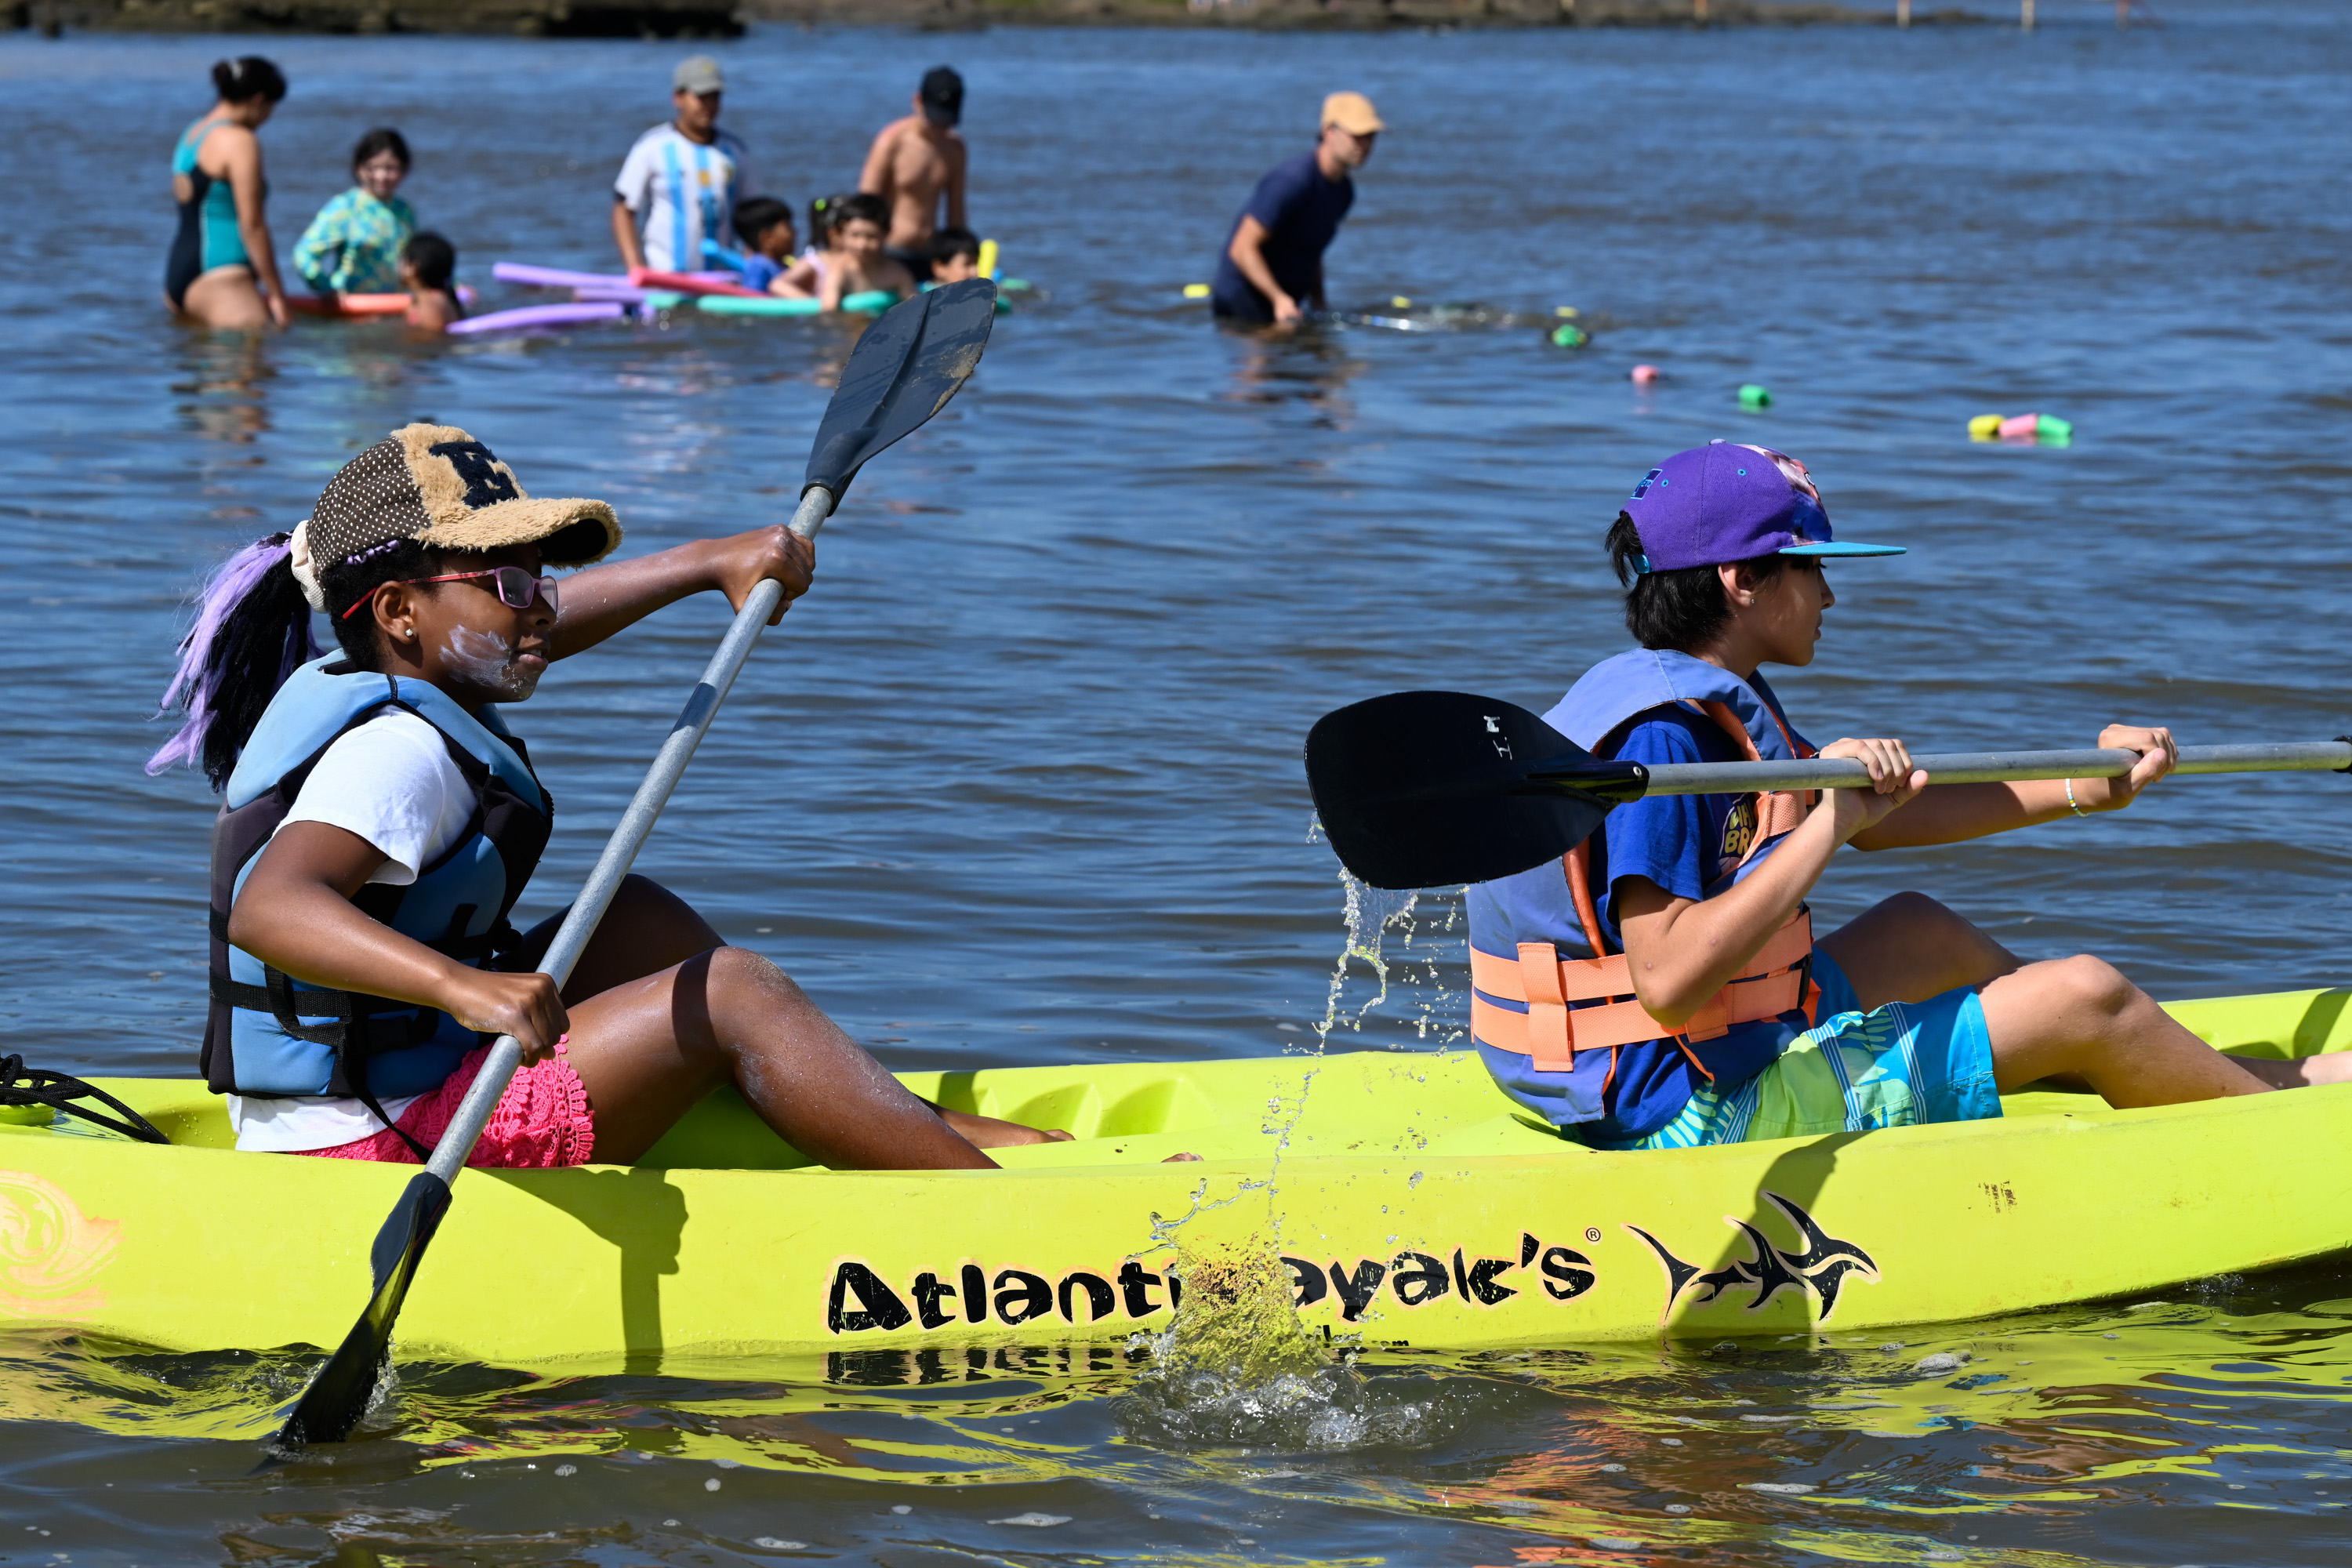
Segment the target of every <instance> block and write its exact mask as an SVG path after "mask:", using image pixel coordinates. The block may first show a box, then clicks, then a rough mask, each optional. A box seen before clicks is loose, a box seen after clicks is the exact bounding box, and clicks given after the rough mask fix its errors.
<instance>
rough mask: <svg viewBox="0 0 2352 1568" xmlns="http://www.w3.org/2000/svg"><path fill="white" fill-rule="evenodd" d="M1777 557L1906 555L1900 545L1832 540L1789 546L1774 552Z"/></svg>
mask: <svg viewBox="0 0 2352 1568" xmlns="http://www.w3.org/2000/svg"><path fill="white" fill-rule="evenodd" d="M1774 553H1775V554H1778V555H1903V554H1906V553H1908V552H1907V551H1906V548H1905V547H1904V546H1903V545H1900V544H1864V543H1863V542H1861V541H1859V540H1855V541H1853V542H1847V541H1845V540H1843V539H1840V540H1832V542H1829V543H1827V544H1791V545H1788V546H1786V547H1784V548H1783V549H1780V550H1778V551H1775V552H1774Z"/></svg>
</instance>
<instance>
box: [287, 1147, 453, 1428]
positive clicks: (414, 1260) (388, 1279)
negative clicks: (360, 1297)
mask: <svg viewBox="0 0 2352 1568" xmlns="http://www.w3.org/2000/svg"><path fill="white" fill-rule="evenodd" d="M448 1212H449V1184H448V1183H446V1182H445V1181H443V1180H442V1179H441V1178H440V1177H438V1176H436V1175H435V1174H434V1173H432V1172H430V1171H419V1172H418V1173H416V1174H415V1175H414V1176H412V1177H410V1178H409V1181H408V1186H407V1189H406V1190H405V1191H404V1192H403V1193H402V1194H400V1202H399V1203H397V1204H395V1205H393V1210H392V1214H391V1216H390V1217H389V1218H387V1219H386V1220H385V1221H384V1222H383V1229H382V1230H380V1231H378V1232H376V1236H375V1247H374V1248H373V1250H372V1251H371V1252H370V1254H369V1261H370V1263H371V1264H373V1268H374V1270H375V1295H374V1297H373V1299H372V1300H370V1301H369V1302H368V1305H367V1310H366V1311H364V1312H362V1313H361V1314H360V1321H358V1322H356V1323H353V1324H352V1331H351V1332H350V1333H348V1334H346V1335H344V1336H343V1342H342V1344H341V1346H340V1347H339V1348H338V1349H337V1350H336V1352H335V1353H334V1354H333V1355H332V1356H331V1357H330V1358H329V1359H328V1361H327V1364H326V1365H324V1366H322V1367H320V1369H319V1374H318V1375H317V1376H316V1377H314V1378H312V1379H311V1380H310V1387H308V1388H306V1389H304V1390H303V1391H302V1397H301V1398H300V1399H299V1400H298V1401H297V1402H296V1403H295V1405H294V1414H293V1415H289V1416H288V1417H287V1418H286V1425H285V1426H283V1427H281V1428H280V1429H279V1430H278V1436H276V1437H275V1438H274V1439H272V1441H271V1442H270V1445H269V1446H270V1447H271V1448H272V1449H273V1450H275V1451H277V1452H278V1453H280V1454H285V1453H290V1452H292V1451H294V1450H296V1449H299V1448H301V1447H304V1446H306V1445H308V1444H311V1443H340V1442H341V1441H342V1440H343V1439H344V1438H346V1437H348V1436H351V1435H352V1428H353V1427H355V1426H358V1425H359V1424H360V1417H361V1416H362V1415H366V1414H367V1407H368V1401H369V1400H371V1399H373V1398H374V1397H375V1381H376V1378H377V1376H378V1375H379V1374H380V1373H382V1372H383V1359H384V1357H385V1356H386V1355H387V1354H389V1353H390V1352H391V1350H392V1325H393V1321H394V1319H396V1318H398V1317H399V1316H400V1304H401V1303H402V1302H403V1301H404V1300H407V1299H408V1282H409V1281H410V1280H411V1279H415V1277H416V1266H417V1264H418V1263H419V1262H421V1261H422V1260H423V1259H424V1257H425V1247H426V1245H427V1244H429V1243H430V1242H431V1241H432V1239H433V1233H434V1231H435V1230H436V1229H437V1228H438V1227H439V1226H440V1224H441V1216H442V1215H445V1214H446V1213H448Z"/></svg>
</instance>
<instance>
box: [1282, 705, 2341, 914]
mask: <svg viewBox="0 0 2352 1568" xmlns="http://www.w3.org/2000/svg"><path fill="white" fill-rule="evenodd" d="M2138 761H2139V753H2138V752H2126V751H2122V750H2119V749H2117V748H2115V747H2107V748H2095V747H2086V748H2084V749H2083V750H2081V751H2074V752H1945V753H1943V754H1941V755H1937V756H1914V757H1913V758H1912V759H1911V762H1912V764H1913V765H1914V766H1915V767H1917V768H1922V769H1925V770H1926V772H1927V778H1928V782H1929V783H1930V784H1994V783H2002V782H2014V781H2019V780H2024V779H2095V778H2121V777H2122V776H2123V775H2124V774H2126V773H2130V772H2131V771H2132V768H2133V766H2134V764H2136V763H2137V762H2138ZM2172 771H2173V772H2174V773H2177V774H2178V773H2315V772H2321V771H2332V772H2336V773H2352V740H2347V739H2344V738H2342V737H2339V738H2337V739H2336V740H2333V741H2309V742H2305V741H2291V742H2279V743H2273V744H2269V745H2254V746H2183V747H2182V748H2181V749H2180V755H2179V760H2178V761H2177V762H2176V763H2174V764H2173V769H2172ZM1869 787H1870V772H1869V770H1868V769H1866V768H1864V766H1863V765H1862V763H1859V762H1857V761H1855V760H1853V758H1851V757H1835V758H1821V757H1813V758H1808V759H1806V760H1804V761H1802V762H1790V763H1777V762H1765V763H1657V764H1654V765H1652V766H1646V767H1645V766H1643V764H1642V763H1612V762H1607V761H1604V760H1603V759H1601V758H1599V757H1595V756H1593V755H1591V753H1590V752H1586V751H1584V750H1583V749H1582V748H1581V747H1580V746H1578V745H1577V744H1576V743H1575V742H1572V741H1570V739H1569V738H1568V737H1567V736H1565V735H1563V734H1561V733H1560V732H1559V731H1557V730H1555V729H1553V728H1552V727H1551V726H1550V725H1549V724H1547V723H1545V722H1544V721H1542V720H1541V719H1538V718H1537V717H1536V716H1535V715H1534V714H1532V713H1530V712H1528V710H1526V709H1524V708H1519V707H1515V706H1513V705H1512V704H1511V703H1508V702H1503V701H1498V700H1496V699H1495V698H1492V697H1473V696H1470V695H1468V694H1467V693H1465V692H1460V691H1399V692H1395V693H1393V694H1391V695H1390V696H1387V697H1375V698H1373V699H1371V700H1370V701H1368V702H1359V703H1356V704H1354V705H1353V706H1352V707H1348V708H1342V709H1340V710H1338V711H1337V712H1332V713H1326V714H1325V715H1324V716H1323V717H1322V718H1321V719H1319V720H1318V721H1316V724H1315V728H1314V729H1312V730H1310V731H1307V788H1308V789H1309V791H1311V792H1312V793H1313V795H1314V796H1315V810H1316V813H1317V815H1318V816H1320V817H1321V818H1322V821H1323V831H1324V832H1325V833H1326V834H1328V835H1329V837H1330V839H1331V847H1332V848H1333V849H1334V850H1336V851H1338V852H1339V859H1340V860H1341V862H1342V863H1344V864H1345V865H1346V866H1347V868H1348V869H1349V870H1350V871H1352V872H1354V873H1355V874H1356V875H1357V876H1358V877H1360V878H1361V879H1364V880H1365V881H1367V882H1369V883H1370V884H1371V885H1372V886H1373V887H1375V888H1433V887H1445V886H1457V885H1459V884H1461V883H1464V882H1487V881H1492V880H1494V879H1496V878H1497V877H1508V876H1511V875H1513V874H1514V873H1516V872H1519V871H1524V870H1527V869H1528V868H1529V867H1532V866H1540V865H1542V864H1543V863H1544V862H1545V861H1546V860H1549V859H1553V858H1557V857H1559V856H1561V855H1565V854H1567V853H1568V852H1569V851H1570V849H1573V848H1575V847H1577V846H1578V845H1579V844H1581V843H1583V842H1584V841H1585V839H1587V838H1588V837H1591V834H1592V830H1593V829H1594V828H1596V827H1598V826H1601V818H1602V817H1604V816H1608V815H1609V812H1610V810H1611V808H1612V807H1614V806H1619V805H1624V804H1625V803H1626V802H1627V801H1629V800H1639V799H1641V798H1642V797H1643V795H1744V794H1746V793H1747V792H1748V791H1750V790H1772V789H1788V790H1815V789H1867V788H1869Z"/></svg>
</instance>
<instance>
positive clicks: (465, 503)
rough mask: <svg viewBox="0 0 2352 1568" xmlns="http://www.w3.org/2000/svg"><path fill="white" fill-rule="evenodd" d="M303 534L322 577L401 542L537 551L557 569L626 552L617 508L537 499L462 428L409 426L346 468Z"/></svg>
mask: <svg viewBox="0 0 2352 1568" xmlns="http://www.w3.org/2000/svg"><path fill="white" fill-rule="evenodd" d="M304 527H305V531H306V535H307V538H306V543H307V545H308V547H309V556H310V561H311V562H313V563H316V565H317V566H318V567H321V568H323V567H327V566H332V565H334V564H336V563H340V562H344V561H348V560H350V559H351V558H352V556H354V555H357V554H359V553H360V552H362V551H366V550H373V549H374V548H375V547H376V546H378V545H380V544H388V543H390V542H393V541H394V540H396V539H414V540H415V541H417V542H420V543H424V544H430V545H436V546H438V547H439V548H441V549H443V550H499V549H503V548H505V547H506V546H508V545H510V544H536V545H538V546H539V547H540V559H541V561H542V562H544V563H546V564H547V565H550V566H585V565H587V564H588V563H590V562H592V561H601V560H602V559H604V557H605V556H607V555H609V554H611V553H612V552H613V550H614V546H616V545H618V544H619V543H620V542H621V525H620V522H619V521H618V520H617V519H615V518H614V515H613V509H612V508H611V507H610V506H608V505H606V504H605V503H604V502H603V501H600V500H584V499H581V498H578V497H564V498H557V497H552V496H533V495H530V494H529V493H528V492H526V491H525V490H524V489H523V488H522V486H521V485H520V483H518V482H517V481H516V479H515V476H514V470H513V469H512V468H508V467H507V466H506V464H504V463H502V462H500V461H499V458H498V456H497V454H495V453H493V452H492V451H491V450H490V449H489V448H488V447H485V446H483V445H482V444H481V443H480V442H479V441H477V440H475V439H474V438H473V437H471V436H468V435H467V434H466V432H465V431H463V430H460V429H458V428H457V426H454V425H407V426H402V427H401V428H400V429H397V430H394V432H393V433H392V434H391V435H389V436H386V437H384V438H383V440H381V441H378V442H377V443H376V444H375V445H374V446H373V447H369V448H368V449H367V450H366V451H364V452H362V453H361V454H360V455H359V456H358V457H356V458H352V460H351V461H350V462H348V463H345V464H344V465H343V466H342V468H341V469H339V470H338V471H337V472H336V474H335V477H334V478H333V479H329V480H328V481H327V488H326V489H325V490H324V491H322V492H321V493H320V497H319V504H318V505H317V506H316V507H314V508H312V509H311V511H310V521H309V522H308V523H307V524H305V525H304Z"/></svg>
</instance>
